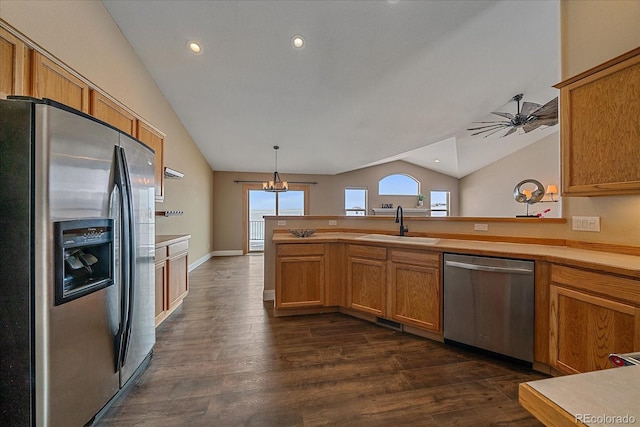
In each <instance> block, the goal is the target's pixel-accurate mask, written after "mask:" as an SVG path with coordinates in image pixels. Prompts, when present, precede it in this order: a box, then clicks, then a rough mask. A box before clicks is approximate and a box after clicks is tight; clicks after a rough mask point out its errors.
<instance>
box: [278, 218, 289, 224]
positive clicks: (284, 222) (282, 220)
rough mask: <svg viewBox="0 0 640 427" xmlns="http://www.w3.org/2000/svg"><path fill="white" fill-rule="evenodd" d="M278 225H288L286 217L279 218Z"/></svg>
mask: <svg viewBox="0 0 640 427" xmlns="http://www.w3.org/2000/svg"><path fill="white" fill-rule="evenodd" d="M278 225H287V221H285V220H284V219H279V220H278Z"/></svg>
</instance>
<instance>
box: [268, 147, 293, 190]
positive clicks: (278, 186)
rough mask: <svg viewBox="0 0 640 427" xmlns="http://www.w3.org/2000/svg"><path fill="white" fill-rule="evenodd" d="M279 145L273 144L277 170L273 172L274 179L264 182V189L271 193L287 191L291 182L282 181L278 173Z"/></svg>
mask: <svg viewBox="0 0 640 427" xmlns="http://www.w3.org/2000/svg"><path fill="white" fill-rule="evenodd" d="M279 148H280V147H278V146H277V145H274V146H273V149H274V150H275V151H276V168H275V172H273V179H271V181H267V182H263V183H262V189H263V190H264V191H267V192H269V193H280V192H284V191H287V190H288V189H289V184H288V183H287V181H282V180H281V179H280V175H279V174H278V149H279Z"/></svg>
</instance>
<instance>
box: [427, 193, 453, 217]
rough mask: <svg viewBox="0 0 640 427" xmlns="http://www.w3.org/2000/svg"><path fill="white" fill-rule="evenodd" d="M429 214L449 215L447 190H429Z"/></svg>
mask: <svg viewBox="0 0 640 427" xmlns="http://www.w3.org/2000/svg"><path fill="white" fill-rule="evenodd" d="M430 200H431V206H430V209H431V216H449V192H448V191H432V192H431V199H430Z"/></svg>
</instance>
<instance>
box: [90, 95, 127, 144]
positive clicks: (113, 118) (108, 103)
mask: <svg viewBox="0 0 640 427" xmlns="http://www.w3.org/2000/svg"><path fill="white" fill-rule="evenodd" d="M90 95H91V96H90V100H91V104H90V108H89V113H90V114H91V115H92V116H93V117H95V118H97V119H100V120H102V121H103V122H105V123H109V124H110V125H111V126H113V127H116V128H118V129H120V130H121V131H123V132H125V133H128V134H129V135H131V136H134V137H135V136H136V132H137V126H136V124H137V120H136V117H135V116H134V115H133V114H131V113H130V112H129V111H127V110H126V109H125V108H124V107H123V106H121V105H119V104H118V103H117V102H116V101H114V100H112V99H110V98H108V97H107V96H106V95H103V94H101V93H100V92H98V91H97V90H94V89H91V91H90Z"/></svg>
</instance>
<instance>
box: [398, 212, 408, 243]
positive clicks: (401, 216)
mask: <svg viewBox="0 0 640 427" xmlns="http://www.w3.org/2000/svg"><path fill="white" fill-rule="evenodd" d="M397 223H400V236H404V233H406V232H407V231H409V229H408V228H407V227H405V226H404V213H403V212H402V206H400V205H398V208H397V209H396V224H397Z"/></svg>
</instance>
